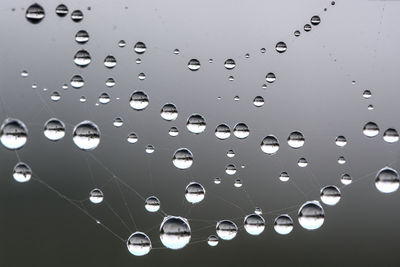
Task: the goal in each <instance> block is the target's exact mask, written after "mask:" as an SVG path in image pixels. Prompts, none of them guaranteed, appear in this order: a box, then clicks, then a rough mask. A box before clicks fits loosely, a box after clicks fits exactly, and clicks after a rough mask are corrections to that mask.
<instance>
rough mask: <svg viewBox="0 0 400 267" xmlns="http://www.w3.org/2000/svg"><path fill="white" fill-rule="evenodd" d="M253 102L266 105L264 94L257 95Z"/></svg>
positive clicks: (257, 104)
mask: <svg viewBox="0 0 400 267" xmlns="http://www.w3.org/2000/svg"><path fill="white" fill-rule="evenodd" d="M253 104H254V106H256V107H262V106H264V98H263V97H262V96H256V97H255V98H254V99H253Z"/></svg>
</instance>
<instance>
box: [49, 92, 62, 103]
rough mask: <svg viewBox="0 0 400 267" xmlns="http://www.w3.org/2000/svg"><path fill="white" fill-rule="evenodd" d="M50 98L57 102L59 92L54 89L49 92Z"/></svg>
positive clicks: (59, 97)
mask: <svg viewBox="0 0 400 267" xmlns="http://www.w3.org/2000/svg"><path fill="white" fill-rule="evenodd" d="M50 99H51V100H53V101H54V102H57V101H59V100H60V99H61V95H60V93H59V92H57V91H54V92H53V93H51V96H50Z"/></svg>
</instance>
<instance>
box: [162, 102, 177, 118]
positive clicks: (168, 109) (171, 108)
mask: <svg viewBox="0 0 400 267" xmlns="http://www.w3.org/2000/svg"><path fill="white" fill-rule="evenodd" d="M160 114H161V118H163V119H164V120H166V121H174V120H176V118H178V110H177V109H176V106H175V105H174V104H172V103H167V104H165V105H164V106H163V107H162V108H161V112H160Z"/></svg>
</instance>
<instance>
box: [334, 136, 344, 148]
mask: <svg viewBox="0 0 400 267" xmlns="http://www.w3.org/2000/svg"><path fill="white" fill-rule="evenodd" d="M335 144H336V145H337V146H339V147H344V146H345V145H346V144H347V140H346V137H344V136H343V135H339V136H338V137H336V140H335Z"/></svg>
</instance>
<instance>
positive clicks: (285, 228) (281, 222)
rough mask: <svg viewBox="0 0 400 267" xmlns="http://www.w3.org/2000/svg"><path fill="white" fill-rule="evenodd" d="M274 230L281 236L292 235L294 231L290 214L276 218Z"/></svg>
mask: <svg viewBox="0 0 400 267" xmlns="http://www.w3.org/2000/svg"><path fill="white" fill-rule="evenodd" d="M274 230H275V232H277V233H278V234H280V235H287V234H290V232H292V230H293V220H292V218H291V217H290V216H289V215H288V214H282V215H279V216H278V217H276V218H275V221H274Z"/></svg>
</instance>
